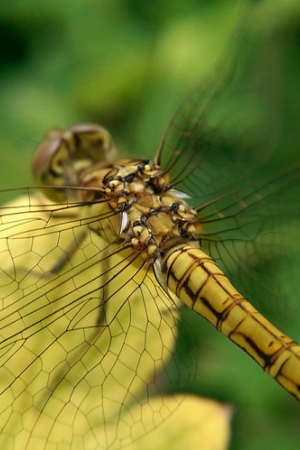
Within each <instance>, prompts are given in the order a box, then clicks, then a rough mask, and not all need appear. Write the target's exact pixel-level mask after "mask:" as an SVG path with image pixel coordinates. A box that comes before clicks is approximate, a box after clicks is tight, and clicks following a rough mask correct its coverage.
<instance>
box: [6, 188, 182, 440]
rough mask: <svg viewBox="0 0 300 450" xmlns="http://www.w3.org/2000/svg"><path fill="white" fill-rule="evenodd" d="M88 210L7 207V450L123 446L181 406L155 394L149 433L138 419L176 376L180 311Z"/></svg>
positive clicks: (18, 203)
mask: <svg viewBox="0 0 300 450" xmlns="http://www.w3.org/2000/svg"><path fill="white" fill-rule="evenodd" d="M82 208H84V206H83V205H81V206H80V207H78V206H75V205H68V207H66V206H62V205H61V206H60V205H55V206H54V205H53V204H51V203H50V202H49V201H47V200H46V198H45V197H44V196H43V195H42V194H33V193H30V191H29V190H28V191H27V194H26V195H24V196H23V197H20V198H18V199H17V200H15V201H14V202H11V203H9V204H8V205H6V206H4V207H3V208H2V209H1V223H0V260H1V265H0V266H1V269H0V292H1V312H0V314H1V315H0V336H1V344H0V355H1V359H0V365H1V368H2V369H1V371H2V372H1V373H2V375H1V385H0V390H1V407H0V423H1V430H2V432H1V438H0V441H1V444H2V446H3V447H5V446H7V445H11V444H12V439H13V447H14V448H25V447H26V446H31V447H30V448H33V447H34V445H36V446H38V447H43V446H44V445H45V443H48V445H49V443H51V444H53V445H59V443H62V442H65V443H66V445H70V447H68V448H84V442H85V441H86V442H89V445H90V446H94V447H96V446H97V448H108V447H109V448H120V447H123V446H124V445H126V444H128V443H129V442H132V441H133V440H134V439H136V438H138V437H140V436H141V435H143V434H144V433H145V432H146V431H150V430H151V429H152V428H154V427H156V426H157V425H158V423H160V422H162V421H163V419H164V418H166V417H167V416H168V415H170V414H171V412H172V410H173V409H174V408H176V407H177V406H178V404H179V403H180V401H181V400H180V399H179V398H178V401H174V400H172V402H168V401H167V400H166V399H164V398H163V397H160V396H158V397H157V398H158V403H155V405H156V410H155V411H152V414H149V412H148V413H147V415H148V417H150V419H147V423H146V424H142V421H143V415H144V414H146V411H143V409H142V407H140V408H136V409H135V413H134V415H132V414H130V411H131V409H130V408H131V406H134V405H136V404H140V405H143V404H145V405H149V407H148V409H149V408H151V406H150V405H151V404H150V403H148V401H149V396H150V395H151V394H157V393H159V386H160V383H159V380H160V379H164V377H167V379H168V380H169V381H170V379H172V378H174V379H176V377H178V373H177V375H176V371H174V370H173V371H172V372H170V371H169V370H168V364H167V362H168V360H169V358H170V356H171V354H172V353H173V349H174V344H175V341H176V335H177V316H178V311H177V307H176V305H175V304H174V302H173V301H172V300H171V298H170V297H168V296H167V295H166V294H165V292H164V290H163V289H162V287H161V286H160V284H159V283H158V281H157V280H156V278H155V276H154V274H153V271H152V268H151V267H149V265H147V264H146V263H145V261H144V260H142V259H141V258H140V257H139V256H137V254H136V253H134V252H133V250H131V249H129V248H127V249H126V248H123V249H122V247H121V248H119V247H118V246H117V244H118V243H117V242H115V243H113V242H112V243H110V244H108V243H107V241H106V240H105V239H104V238H103V237H101V236H100V235H99V234H97V233H95V232H94V231H92V230H91V229H90V228H89V226H88V223H89V222H92V221H95V220H96V218H95V217H93V214H92V211H90V213H89V216H88V215H86V214H85V215H84V216H82V214H81V215H79V209H81V212H82ZM82 217H84V219H82ZM97 220H98V221H100V222H101V217H100V218H99V217H97ZM102 220H109V218H108V217H106V218H104V217H103V218H102ZM116 249H117V250H116ZM177 363H178V364H179V363H180V361H179V360H178V361H177ZM177 381H178V380H177ZM123 417H125V419H123ZM138 424H140V426H139V425H138ZM45 430H46V431H45ZM12 437H13V438H12ZM67 443H68V444H67ZM26 448H27V447H26Z"/></svg>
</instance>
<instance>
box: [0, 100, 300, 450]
mask: <svg viewBox="0 0 300 450" xmlns="http://www.w3.org/2000/svg"><path fill="white" fill-rule="evenodd" d="M210 106H211V105H207V104H205V102H204V103H203V98H202V94H199V95H198V94H197V93H195V92H194V93H193V94H192V95H191V96H190V97H188V99H187V100H186V101H185V102H184V103H183V104H182V105H181V106H180V108H179V109H178V110H177V112H176V113H175V115H174V117H173V119H172V120H171V122H170V124H169V126H168V128H167V130H166V132H165V134H164V136H163V138H162V141H161V143H160V145H159V148H158V150H157V152H156V154H155V156H154V158H153V159H152V160H151V159H143V158H122V157H120V156H118V151H117V148H116V145H115V144H114V142H113V140H112V138H111V136H110V134H109V133H108V131H107V130H106V129H105V128H104V127H102V126H100V125H97V124H93V123H83V124H79V125H76V126H74V127H72V128H70V129H68V130H66V131H60V130H53V131H51V132H50V133H49V134H48V136H47V137H46V139H45V141H44V142H43V143H42V144H41V146H40V147H39V148H38V150H37V153H36V155H35V158H34V161H33V166H32V170H33V173H34V176H35V177H36V179H37V180H38V182H39V184H40V185H41V190H40V191H36V190H35V189H34V188H26V189H24V190H23V191H22V192H23V195H22V196H20V197H17V198H16V199H15V200H13V201H11V202H9V203H6V204H4V205H3V206H2V207H1V214H0V258H1V268H0V292H1V297H0V298H1V311H0V342H1V344H0V349H1V350H0V355H1V356H0V358H1V360H0V364H1V371H2V372H1V381H0V398H1V401H0V427H1V437H0V442H1V445H2V447H4V448H12V449H13V448H27V449H31V448H37V447H38V448H58V447H59V446H62V448H101V449H105V448H112V449H113V448H116V449H117V448H123V447H125V446H126V445H129V444H130V442H132V441H134V440H136V439H139V438H140V437H141V436H142V435H143V434H145V433H148V432H149V433H150V431H151V430H152V429H153V428H155V427H156V426H157V425H158V424H160V423H161V422H162V421H163V420H165V419H166V418H167V417H169V416H170V415H172V412H173V411H174V410H176V408H178V407H179V405H180V402H181V401H182V399H181V398H176V397H174V398H172V399H171V401H169V400H167V399H166V398H165V397H164V396H163V395H162V394H163V391H160V379H166V380H170V381H171V380H172V377H174V374H173V372H171V371H170V369H169V366H168V364H167V361H168V360H169V359H170V358H171V357H172V356H173V357H174V358H175V365H177V366H180V364H181V360H180V358H181V356H180V355H179V356H176V355H174V346H175V342H176V339H177V328H178V320H179V316H180V308H181V305H182V304H184V305H186V306H187V307H188V308H190V309H191V310H193V311H194V312H196V313H197V314H199V315H200V316H202V317H204V318H205V319H207V320H208V321H209V322H210V323H212V325H214V326H215V327H216V329H217V330H218V331H220V332H222V333H223V334H224V335H225V336H227V337H229V339H231V341H233V342H234V343H235V344H237V345H238V346H239V347H240V348H241V349H242V350H244V351H245V352H246V353H248V354H249V355H250V356H251V357H252V358H253V359H254V360H255V361H256V362H257V363H258V364H259V365H260V366H261V367H262V368H263V370H264V371H265V372H266V373H267V374H268V375H270V376H271V377H272V378H273V379H275V380H276V381H277V382H278V383H279V384H280V385H281V386H282V387H283V388H284V389H285V390H286V391H287V392H288V393H290V394H291V395H292V396H294V397H295V398H296V399H297V400H300V347H299V346H298V344H297V343H296V342H295V341H294V340H293V339H291V338H289V337H287V336H286V335H285V334H284V333H283V332H281V331H280V330H279V329H277V328H276V327H275V326H274V325H273V324H272V323H271V322H269V321H268V320H267V319H266V318H265V317H264V316H263V315H262V314H260V312H259V311H258V310H257V309H255V308H254V307H253V306H252V304H251V303H250V302H249V301H248V299H247V295H248V294H247V292H245V294H244V293H243V292H242V289H243V281H244V279H245V277H246V276H247V271H249V274H250V276H251V274H252V275H253V274H254V269H252V270H251V266H253V267H254V266H255V263H256V261H257V260H261V259H263V258H265V259H266V260H267V261H268V259H267V257H268V258H269V257H273V256H274V255H275V256H278V255H279V256H280V252H282V250H281V248H280V244H279V242H280V238H278V236H279V237H280V236H282V233H284V232H286V225H285V223H287V222H289V224H292V225H293V224H294V228H293V229H294V230H295V234H297V217H298V215H299V210H298V209H297V201H296V199H297V198H298V195H297V194H298V193H299V186H300V183H299V182H300V173H299V162H297V161H296V162H295V163H294V164H292V165H290V166H288V167H287V168H284V169H281V170H279V171H275V172H274V173H271V174H270V175H267V176H262V173H261V172H260V171H256V170H255V172H254V173H251V172H250V170H249V168H248V166H247V163H245V162H243V164H242V163H241V160H242V158H243V157H245V156H246V157H247V156H248V158H249V159H250V158H253V160H255V155H254V156H253V154H252V153H251V152H249V151H248V150H249V149H248V148H247V147H242V146H240V144H239V143H238V145H239V149H240V150H241V153H240V154H239V156H238V159H236V160H234V162H235V163H234V164H233V163H232V155H231V154H230V152H229V153H228V156H224V155H223V156H222V152H221V150H220V148H219V146H218V144H219V143H218V136H216V135H215V134H214V132H213V133H212V134H210V135H207V134H205V133H204V132H203V120H200V118H202V117H203V116H205V112H206V110H207V109H209V108H208V107H210ZM212 127H213V125H212ZM213 128H214V127H213ZM228 168H230V169H231V171H228ZM232 170H234V176H233V175H232ZM250 173H251V175H252V178H251V180H250V181H248V179H247V177H246V176H245V175H249V174H250ZM224 186H225V187H226V189H224ZM17 192H19V191H17ZM292 205H293V206H294V207H291V206H292ZM275 244H276V245H275ZM276 249H278V250H276ZM276 252H278V253H276ZM227 274H228V275H229V274H230V275H231V277H230V278H229V277H227ZM243 274H246V275H243ZM255 282H257V283H258V288H259V289H260V288H261V289H262V290H263V289H265V290H263V293H264V294H265V293H269V292H272V287H269V286H267V287H263V282H262V281H261V280H257V279H256V280H255ZM236 283H237V284H236ZM240 291H241V292H240ZM249 292H250V294H251V290H250V291H249ZM249 300H252V299H251V298H250V299H249ZM253 300H254V301H255V299H253ZM176 357H177V358H178V359H177V360H176ZM177 376H178V377H180V376H181V375H180V374H179V372H178V374H177V372H176V371H175V377H177ZM191 376H192V375H191ZM178 379H179V380H180V378H178ZM177 381H178V380H177ZM185 381H186V380H185ZM158 394H160V395H158ZM153 396H155V398H156V399H157V401H158V403H155V404H153V403H151V399H152V397H153ZM149 414H150V417H151V419H150V420H147V421H146V422H145V420H144V417H145V416H146V415H149ZM137 425H138V426H137ZM63 446H65V447H63Z"/></svg>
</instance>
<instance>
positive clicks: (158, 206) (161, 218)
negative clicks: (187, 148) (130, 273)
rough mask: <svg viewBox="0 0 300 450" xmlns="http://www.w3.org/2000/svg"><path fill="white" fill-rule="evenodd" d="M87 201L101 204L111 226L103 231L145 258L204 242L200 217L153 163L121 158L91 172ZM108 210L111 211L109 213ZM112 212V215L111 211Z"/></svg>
mask: <svg viewBox="0 0 300 450" xmlns="http://www.w3.org/2000/svg"><path fill="white" fill-rule="evenodd" d="M81 184H82V186H83V187H88V188H89V189H91V188H95V190H89V191H84V193H85V194H84V197H85V198H84V200H86V201H89V202H91V203H92V204H94V203H95V202H97V201H98V202H99V208H100V210H99V211H101V214H103V212H102V211H104V210H105V213H106V215H108V216H109V220H108V221H106V223H107V227H109V230H108V229H107V228H106V229H105V230H103V220H101V229H102V231H101V230H100V229H98V231H99V230H100V231H99V232H100V233H101V234H102V235H105V236H109V239H120V238H121V239H122V240H123V241H124V243H125V244H127V245H131V246H132V247H133V248H134V249H135V250H136V251H137V252H138V253H139V254H141V255H142V257H143V258H145V259H149V258H154V259H155V258H156V257H157V256H158V255H159V254H160V253H162V252H164V251H165V250H166V249H168V248H169V247H170V246H173V245H176V244H179V243H181V242H188V241H191V240H195V239H198V238H199V232H200V228H201V224H200V223H199V221H198V218H197V213H196V211H195V210H193V209H191V208H190V207H189V206H188V205H187V204H186V203H185V202H184V201H183V200H182V198H181V197H180V193H179V192H178V191H176V190H175V189H173V188H172V187H171V184H170V180H169V176H168V174H167V173H166V172H165V171H164V170H162V169H161V168H160V167H159V166H157V165H156V164H154V163H153V162H151V161H148V160H127V159H124V160H117V161H116V162H115V163H114V164H111V165H109V166H108V167H103V166H102V167H101V166H100V167H99V168H98V170H97V169H96V167H95V168H94V169H93V170H89V171H88V173H85V174H84V176H83V178H82V180H81ZM107 207H108V209H107ZM109 210H110V213H109Z"/></svg>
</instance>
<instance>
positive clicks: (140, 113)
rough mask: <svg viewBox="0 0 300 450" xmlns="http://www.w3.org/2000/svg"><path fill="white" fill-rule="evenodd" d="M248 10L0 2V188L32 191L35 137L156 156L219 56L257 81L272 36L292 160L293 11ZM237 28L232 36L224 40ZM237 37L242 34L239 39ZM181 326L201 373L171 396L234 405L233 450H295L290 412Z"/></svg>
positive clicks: (175, 4)
mask: <svg viewBox="0 0 300 450" xmlns="http://www.w3.org/2000/svg"><path fill="white" fill-rule="evenodd" d="M253 3H257V4H258V6H257V5H256V7H257V8H258V9H257V12H256V13H255V14H254V15H251V16H249V15H248V14H247V12H245V11H246V10H245V7H244V6H243V2H239V1H225V0H223V1H221V0H219V1H217V0H215V1H209V0H207V1H200V0H198V1H197V0H187V1H185V2H182V1H179V0H178V1H177V0H167V1H154V2H143V1H138V0H112V1H109V2H107V1H104V0H103V1H101V0H90V1H88V0H81V1H80V0H75V1H71V0H66V1H64V2H63V1H58V0H52V1H50V0H49V1H41V2H38V1H34V0H23V1H12V2H7V4H6V6H3V4H2V5H1V6H0V155H1V164H0V184H1V187H2V188H3V189H7V188H11V187H13V188H15V187H21V186H26V185H32V184H33V180H32V179H31V175H30V160H31V157H32V154H33V152H34V149H35V148H36V147H37V146H38V145H39V143H40V142H41V140H42V138H43V136H44V134H45V133H46V132H47V130H49V129H51V128H55V127H58V128H66V127H69V126H71V125H73V124H76V123H78V122H88V121H91V122H99V123H101V124H103V125H104V126H105V127H107V128H108V129H109V130H110V131H111V133H112V134H113V136H114V139H115V141H116V142H117V144H118V146H119V148H120V150H121V152H122V153H123V154H129V155H139V156H141V157H150V156H152V155H154V153H155V150H156V148H157V146H158V144H159V141H160V138H161V135H162V133H163V130H164V127H165V126H166V125H167V123H168V120H169V119H170V117H171V115H172V113H173V112H174V109H175V107H176V105H177V104H178V102H179V101H180V100H181V99H182V97H183V96H184V95H185V94H186V93H187V92H189V91H190V90H191V88H193V87H194V85H196V84H198V83H199V84H200V85H201V83H202V82H203V84H205V83H207V80H208V84H209V83H210V77H209V76H208V74H210V73H213V74H214V77H215V75H216V73H217V74H218V72H217V71H216V69H214V67H215V64H216V62H217V61H218V60H219V59H220V57H221V58H225V59H226V58H227V56H228V55H231V53H232V55H237V58H239V57H240V58H241V60H243V61H246V64H248V62H249V61H251V63H250V64H251V70H250V71H249V77H250V78H251V77H252V79H253V80H255V73H256V71H255V68H256V58H257V54H259V52H260V48H261V47H260V41H261V39H262V36H263V35H264V33H265V34H266V35H267V34H268V33H269V32H270V30H274V29H275V30H279V32H278V33H279V36H280V40H279V41H278V42H276V43H275V47H277V48H278V47H279V46H281V45H282V46H283V54H284V55H285V54H286V53H287V54H288V55H287V59H284V58H282V59H279V58H278V57H277V53H276V52H275V53H274V59H273V60H272V61H273V65H271V66H270V67H269V69H268V70H270V72H271V73H273V72H274V73H276V74H277V77H276V80H277V83H278V85H279V87H278V91H280V94H279V95H284V96H285V97H286V111H280V114H279V113H278V123H279V124H281V126H282V129H283V130H284V133H285V136H289V142H288V144H287V146H286V147H285V148H284V150H282V151H281V152H280V162H279V163H278V165H281V164H283V162H285V161H290V160H292V159H293V157H294V156H295V155H297V151H298V145H297V144H298V142H297V141H296V136H297V127H298V123H299V117H300V113H299V109H300V106H299V105H300V98H299V93H298V90H299V89H298V85H297V82H298V84H299V79H300V78H299V76H300V71H299V68H300V65H299V60H300V54H299V52H300V7H299V2H298V1H291V0H290V1H285V0H281V1H279V0H278V1H272V2H271V1H261V2H253ZM236 24H238V27H239V30H240V31H238V32H237V33H236V34H235V35H234V37H233V38H231V40H230V38H229V37H230V36H232V30H233V28H234V26H235V25H236ZM244 33H245V35H246V36H250V37H249V39H248V38H246V40H245V41H243V39H240V37H241V36H244ZM240 41H241V42H240ZM242 41H243V42H242ZM228 48H232V52H230V51H229V52H228ZM285 49H286V50H285ZM222 55H223V56H222ZM224 55H225V56H224ZM228 57H229V59H230V57H231V56H228ZM260 58H261V55H260ZM260 60H261V59H260ZM247 61H248V62H247ZM284 61H288V63H287V64H284V63H283V62H284ZM258 65H259V63H257V72H259V67H258ZM262 73H264V71H262ZM278 74H279V75H280V76H279V82H278V79H277V78H278ZM214 77H213V78H214ZM212 83H213V82H212ZM283 86H284V89H283ZM272 113H274V110H272ZM276 114H277V111H276ZM237 115H239V113H238V114H237ZM297 119H298V120H297ZM293 133H294V134H293ZM283 273H284V272H283ZM289 273H290V272H287V271H286V274H287V275H286V276H288V275H289ZM289 289H290V290H291V289H292V288H287V290H289ZM298 302H299V301H298ZM296 303H297V299H296ZM281 308H282V307H281ZM274 309H276V305H275V307H274ZM298 312H299V309H298ZM183 316H184V320H185V321H187V324H188V329H189V332H190V333H191V335H192V338H193V340H194V343H195V345H196V349H195V358H196V360H197V366H198V368H197V373H196V378H195V383H194V385H193V386H191V387H187V386H184V387H182V386H181V387H180V388H179V389H181V390H183V389H186V390H187V391H192V392H195V393H197V394H199V395H201V396H208V397H212V398H214V399H216V400H220V401H222V402H225V403H229V404H231V405H233V407H234V415H233V423H232V442H231V445H230V448H231V449H243V450H259V449H264V448H272V449H273V450H275V449H278V450H279V449H283V448H284V449H289V450H292V449H298V448H299V447H300V406H299V404H298V403H297V402H296V401H295V400H294V399H293V398H290V396H289V395H288V394H287V393H286V392H285V391H284V390H283V389H281V388H280V387H278V386H277V384H276V383H275V382H273V381H272V380H271V379H269V377H267V376H266V375H264V374H263V373H262V371H261V370H260V369H259V368H258V367H257V365H256V364H255V363H254V362H253V361H251V359H250V358H249V357H248V356H247V355H244V354H243V353H242V352H241V351H240V350H239V349H237V348H235V346H234V345H233V344H232V343H231V342H230V341H229V340H227V339H225V338H224V337H223V336H222V335H220V334H218V333H217V332H215V330H214V329H213V328H212V327H211V326H210V325H209V324H207V323H206V322H204V321H203V320H201V319H200V318H199V317H197V316H196V315H194V314H192V313H191V312H186V311H185V312H184V314H183ZM298 328H299V320H298ZM298 328H297V320H294V328H293V327H292V326H291V327H290V328H289V333H291V334H292V335H293V337H295V338H296V339H297V338H298V340H299V339H300V331H299V330H298Z"/></svg>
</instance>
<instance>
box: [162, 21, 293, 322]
mask: <svg viewBox="0 0 300 450" xmlns="http://www.w3.org/2000/svg"><path fill="white" fill-rule="evenodd" d="M253 28H255V26H254V27H253ZM247 31H248V30H247ZM252 31H253V30H252ZM255 31H256V33H257V34H255V33H254V34H253V33H252V37H251V39H250V40H251V45H250V40H248V41H245V40H244V39H243V36H241V40H240V42H239V43H237V45H236V47H237V48H236V53H233V56H232V57H231V58H229V59H230V61H226V62H228V65H226V64H224V65H223V68H222V70H221V73H222V75H220V72H218V73H216V74H215V77H213V78H212V79H210V80H208V81H207V84H206V86H204V87H203V88H201V89H199V90H196V91H194V92H192V93H191V94H190V96H189V97H188V99H187V100H186V101H185V102H183V103H182V105H181V106H180V107H179V108H178V110H177V112H176V113H175V115H174V117H173V119H172V121H171V123H170V125H169V127H168V128H167V131H166V133H165V135H164V137H163V139H162V142H161V145H160V148H159V150H158V153H157V155H156V161H157V162H159V163H160V164H161V165H162V167H163V168H164V169H165V170H166V171H167V172H168V173H169V174H170V178H171V184H172V186H174V187H176V188H177V189H179V190H181V191H182V192H184V193H186V194H188V195H189V198H188V199H187V202H188V203H189V204H191V205H192V206H193V207H195V208H196V209H197V210H198V216H199V219H200V220H201V222H202V223H203V228H202V235H201V239H200V244H201V247H202V248H203V249H204V250H205V251H207V253H208V254H209V255H211V256H212V257H213V258H214V259H215V260H216V261H217V262H218V265H220V267H221V268H222V270H224V272H225V273H226V274H227V275H228V277H229V278H230V279H231V281H232V282H233V283H234V284H235V286H236V288H237V289H239V290H240V291H241V292H242V293H243V294H244V295H245V296H246V297H247V298H248V299H249V300H250V301H251V302H252V303H253V304H255V305H256V306H257V307H258V308H259V309H260V310H262V312H264V313H265V314H267V315H268V317H269V318H273V319H274V318H276V320H277V322H278V318H280V317H281V316H286V315H287V314H286V310H287V309H288V308H290V309H292V306H291V303H290V304H289V306H288V301H286V302H285V304H284V305H283V304H282V302H279V298H280V296H281V297H282V294H284V295H283V297H284V298H285V300H287V299H288V297H291V292H289V293H288V292H283V288H282V283H281V282H282V280H280V275H279V274H281V273H283V271H282V268H283V267H290V271H289V276H290V278H291V281H290V286H291V288H290V290H292V285H293V282H294V285H293V286H294V287H296V278H297V275H296V274H295V273H294V272H295V268H296V267H297V264H298V262H299V249H300V234H299V231H298V227H299V219H300V209H299V195H300V172H299V152H298V143H299V140H300V132H299V126H298V123H299V112H300V111H299V98H298V95H297V93H294V92H293V91H291V86H292V85H293V79H294V77H295V73H298V72H297V69H298V65H297V62H295V61H293V65H291V62H290V61H289V60H288V58H289V53H288V52H287V48H289V51H291V54H292V50H291V46H292V45H294V43H293V42H292V43H291V42H290V41H288V43H287V42H286V41H284V38H283V36H282V35H280V33H277V34H276V32H275V31H274V30H273V31H272V32H271V31H270V30H269V32H268V33H265V35H264V38H263V35H262V34H260V33H259V31H258V29H255ZM280 39H281V40H280ZM287 44H288V46H287ZM285 45H286V47H285ZM254 55H255V57H254ZM287 64H289V70H286V69H284V68H286V66H287ZM287 104H288V105H289V109H287V106H286V105H287ZM291 262H293V265H291ZM292 280H293V281H292ZM279 293H280V296H279ZM270 298H272V301H270ZM283 310H285V313H284V314H282V313H283ZM272 313H273V314H272ZM270 314H272V315H271V316H270ZM279 321H280V319H279Z"/></svg>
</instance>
